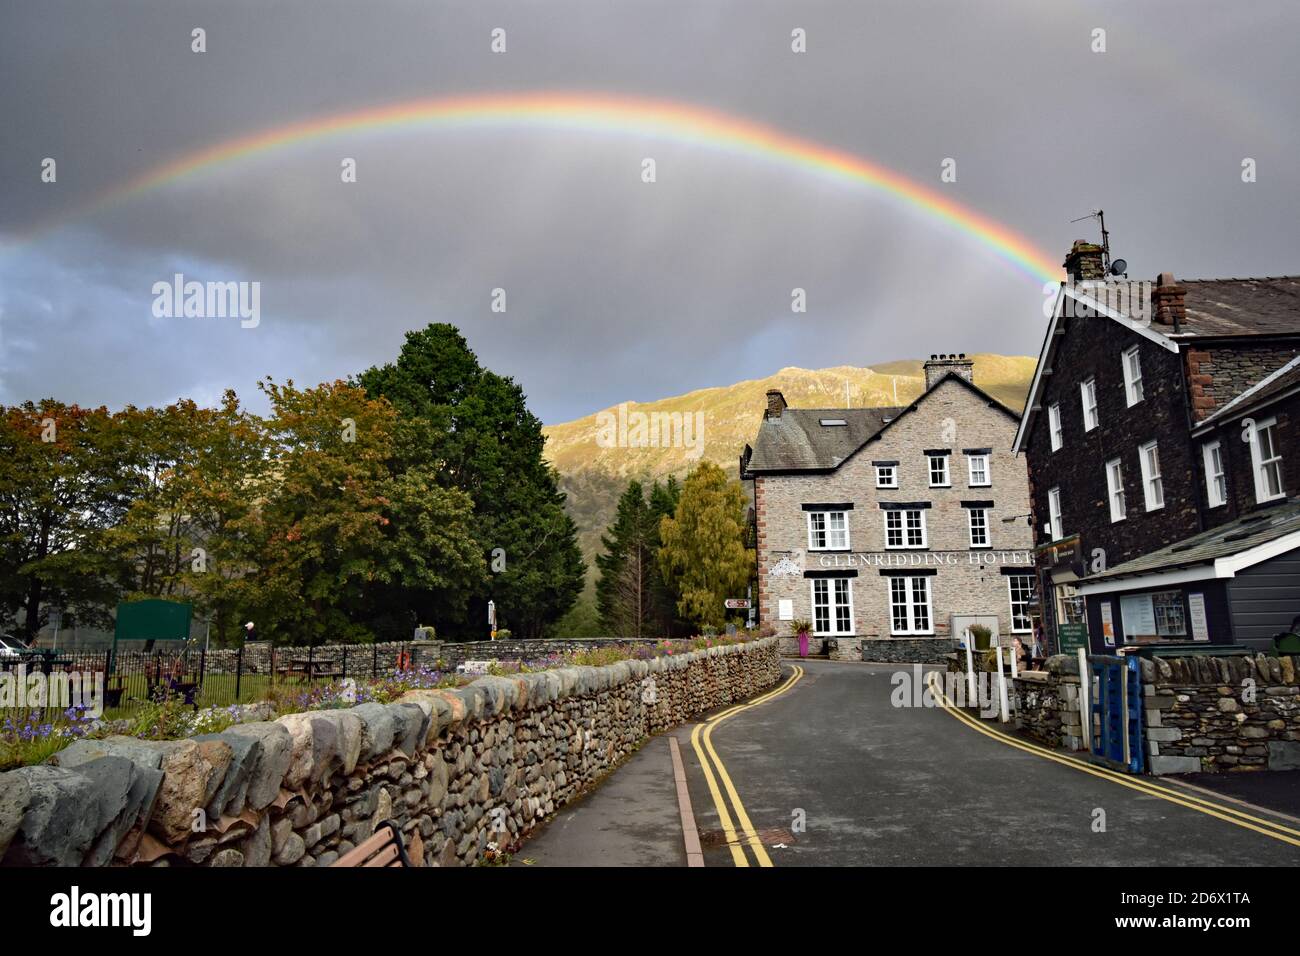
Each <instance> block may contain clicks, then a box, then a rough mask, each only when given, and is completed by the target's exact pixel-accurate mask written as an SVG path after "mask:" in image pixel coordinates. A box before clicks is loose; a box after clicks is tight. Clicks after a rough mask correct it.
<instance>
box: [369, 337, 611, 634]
mask: <svg viewBox="0 0 1300 956" xmlns="http://www.w3.org/2000/svg"><path fill="white" fill-rule="evenodd" d="M357 381H358V382H359V384H360V385H361V386H363V387H364V388H365V390H366V393H367V394H368V395H370V396H373V397H383V398H385V399H387V400H388V401H389V402H391V403H392V404H393V405H394V406H395V407H396V408H397V410H398V411H399V412H400V414H401V416H402V425H401V428H400V430H399V436H400V437H399V442H398V445H399V447H398V450H397V458H398V459H399V462H400V465H399V468H410V467H414V466H416V465H423V466H427V467H429V468H432V469H434V470H435V471H436V475H437V482H438V483H439V484H440V485H441V486H442V487H444V488H449V489H458V490H460V491H462V492H464V493H465V494H467V495H469V497H470V498H471V499H472V500H473V502H474V521H473V534H474V537H475V539H476V540H477V542H478V547H479V552H480V554H481V555H482V556H483V557H484V558H486V559H487V560H488V561H489V562H490V567H491V571H492V573H491V575H490V576H489V578H487V579H486V580H485V581H483V582H482V583H481V584H480V585H478V586H477V587H475V588H474V589H472V590H471V591H470V592H469V600H468V602H466V603H465V604H464V605H463V606H462V605H461V604H460V603H459V602H457V603H456V604H447V605H444V606H442V607H441V608H439V610H438V615H437V619H436V620H435V621H433V622H432V623H436V624H437V625H438V626H439V630H440V632H443V633H453V634H454V633H460V634H464V635H483V636H486V627H487V625H486V621H487V602H488V601H489V600H494V601H495V602H496V606H497V614H498V622H499V625H501V626H508V627H509V628H510V629H511V630H512V631H513V632H514V634H515V635H516V636H519V637H539V636H542V635H543V634H545V633H546V632H547V631H548V629H549V628H551V627H552V626H553V625H554V623H555V622H556V621H557V620H558V619H559V618H560V617H561V616H563V615H564V613H565V612H566V611H568V610H569V609H570V608H571V607H572V606H573V604H574V601H575V600H576V599H577V597H578V594H579V593H580V592H581V590H582V586H583V575H584V574H585V570H586V569H585V566H584V564H583V561H582V552H581V550H580V549H579V547H578V543H577V528H576V527H575V525H574V523H573V521H572V519H571V518H570V517H569V516H568V514H566V513H565V510H564V495H563V494H562V493H561V492H560V490H559V484H558V478H557V476H556V473H555V471H554V469H552V468H550V467H549V466H548V465H547V464H546V462H545V460H544V458H543V450H544V445H545V438H544V436H543V435H542V423H541V422H540V421H539V420H538V419H537V418H536V416H534V415H533V414H532V413H531V412H530V411H529V410H528V406H527V402H526V401H525V398H524V394H523V390H522V389H520V388H519V386H518V385H516V384H515V383H514V381H513V380H512V379H510V378H508V377H505V376H501V375H497V374H496V373H494V372H491V371H489V370H487V369H484V368H483V367H482V366H481V365H480V364H479V362H478V359H477V357H476V356H475V355H474V353H473V352H472V351H471V350H470V348H469V346H468V344H467V343H466V342H465V339H464V337H463V336H461V334H460V333H459V332H458V331H457V330H456V329H455V328H454V327H453V326H451V325H447V324H441V323H439V324H433V325H430V326H428V327H427V328H425V329H422V330H420V331H416V332H409V333H407V336H406V342H405V344H404V345H403V346H402V350H401V353H400V354H399V356H398V358H397V361H396V362H394V363H392V364H389V365H384V366H376V367H373V368H370V369H368V370H366V371H365V372H362V373H361V374H360V375H359V376H358V378H357Z"/></svg>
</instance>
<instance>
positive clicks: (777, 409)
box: [763, 388, 788, 418]
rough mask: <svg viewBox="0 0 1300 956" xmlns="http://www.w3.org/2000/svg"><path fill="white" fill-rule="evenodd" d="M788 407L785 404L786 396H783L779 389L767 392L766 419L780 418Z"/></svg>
mask: <svg viewBox="0 0 1300 956" xmlns="http://www.w3.org/2000/svg"><path fill="white" fill-rule="evenodd" d="M787 407H788V406H787V405H786V404H785V396H784V395H782V394H781V390H780V389H779V388H769V389H768V390H767V411H766V412H765V413H764V415H763V417H764V418H780V417H781V412H782V411H783V410H785V409H786V408H787Z"/></svg>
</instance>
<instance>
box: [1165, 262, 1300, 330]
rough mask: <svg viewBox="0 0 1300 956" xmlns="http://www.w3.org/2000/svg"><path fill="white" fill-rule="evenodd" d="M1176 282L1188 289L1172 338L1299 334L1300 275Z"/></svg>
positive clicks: (1180, 280) (1182, 280) (1183, 280)
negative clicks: (1182, 314)
mask: <svg viewBox="0 0 1300 956" xmlns="http://www.w3.org/2000/svg"><path fill="white" fill-rule="evenodd" d="M1178 284H1179V285H1180V286H1182V287H1183V288H1185V289H1186V290H1187V298H1186V300H1185V301H1186V305H1187V318H1186V321H1184V322H1180V323H1179V328H1178V332H1177V333H1174V334H1172V335H1171V336H1170V337H1171V338H1180V337H1181V336H1183V335H1194V336H1208V335H1285V334H1297V333H1300V276H1268V277H1265V278H1260V279H1179V280H1178ZM1162 331H1164V330H1163V329H1162ZM1165 334H1170V333H1169V332H1167V331H1166V332H1165Z"/></svg>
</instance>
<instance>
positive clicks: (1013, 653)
mask: <svg viewBox="0 0 1300 956" xmlns="http://www.w3.org/2000/svg"><path fill="white" fill-rule="evenodd" d="M1008 651H1009V653H1010V655H1011V679H1012V680H1015V679H1016V678H1017V677H1019V676H1020V668H1019V667H1018V666H1017V664H1016V657H1017V656H1018V655H1017V654H1016V645H1015V644H1014V643H1013V644H1012V645H1011V647H1010V648H1008Z"/></svg>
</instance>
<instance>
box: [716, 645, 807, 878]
mask: <svg viewBox="0 0 1300 956" xmlns="http://www.w3.org/2000/svg"><path fill="white" fill-rule="evenodd" d="M803 673H804V671H803V668H802V667H800V666H798V665H797V664H796V665H795V668H794V673H793V674H791V675H790V677H789V678H788V679H787V680H786V681H785V683H783V684H782V685H781V686H779V687H777V688H776V689H775V690H771V691H768V692H767V693H766V694H763V695H761V696H759V697H755V698H754V699H753V700H751V701H749V702H748V703H745V704H737V705H736V706H734V707H728V708H727V709H726V710H724V711H723V712H722V713H720V714H718V715H717V716H716V717H714V718H712V719H711V720H709V721H707V722H706V723H703V724H696V726H695V729H694V730H693V731H691V746H692V747H694V748H695V756H696V758H697V759H698V760H699V761H700V766H701V767H702V768H704V779H705V781H706V782H707V783H708V785H709V794H710V796H712V797H713V803H714V806H716V807H717V808H718V818H719V819H720V820H721V821H722V832H723V834H724V835H725V836H726V838H727V846H728V848H730V850H731V861H732V862H733V863H734V864H736V866H749V859H748V858H747V857H746V856H745V851H744V844H745V843H748V844H749V848H750V852H751V853H753V854H754V859H756V860H757V861H758V865H759V866H771V865H772V859H771V857H769V856H768V855H767V850H765V849H764V848H763V843H762V841H761V840H759V838H758V833H757V832H756V831H755V830H754V825H753V824H752V823H750V822H749V814H748V813H746V812H745V805H744V804H743V803H741V802H740V795H739V794H738V793H736V787H735V785H734V784H732V782H731V777H730V776H729V775H728V774H727V768H726V766H724V765H723V763H722V758H720V757H719V756H718V752H717V751H716V750H714V749H713V740H712V736H713V729H714V728H715V727H717V726H718V724H720V723H722V722H723V721H724V720H728V719H730V718H732V717H734V716H735V715H736V714H739V713H742V712H743V711H746V710H749V709H750V708H752V707H757V706H759V705H760V704H765V703H767V702H768V701H769V700H772V699H773V698H776V697H779V696H781V695H782V694H784V693H785V692H786V691H788V690H790V688H792V687H794V685H795V684H797V683H799V681H800V680H801V679H802V678H803ZM701 744H702V745H703V746H701ZM706 754H707V755H706ZM710 760H712V764H710ZM715 767H716V768H717V776H716V777H715V776H714V768H715ZM719 778H720V779H721V780H722V788H723V789H725V790H726V792H727V796H728V797H730V798H731V806H732V807H733V808H734V809H735V811H736V823H733V822H732V819H731V813H730V812H729V811H728V810H727V802H726V800H724V799H723V796H722V790H720V789H719V788H718V779H719ZM736 824H739V828H737V826H736Z"/></svg>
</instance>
